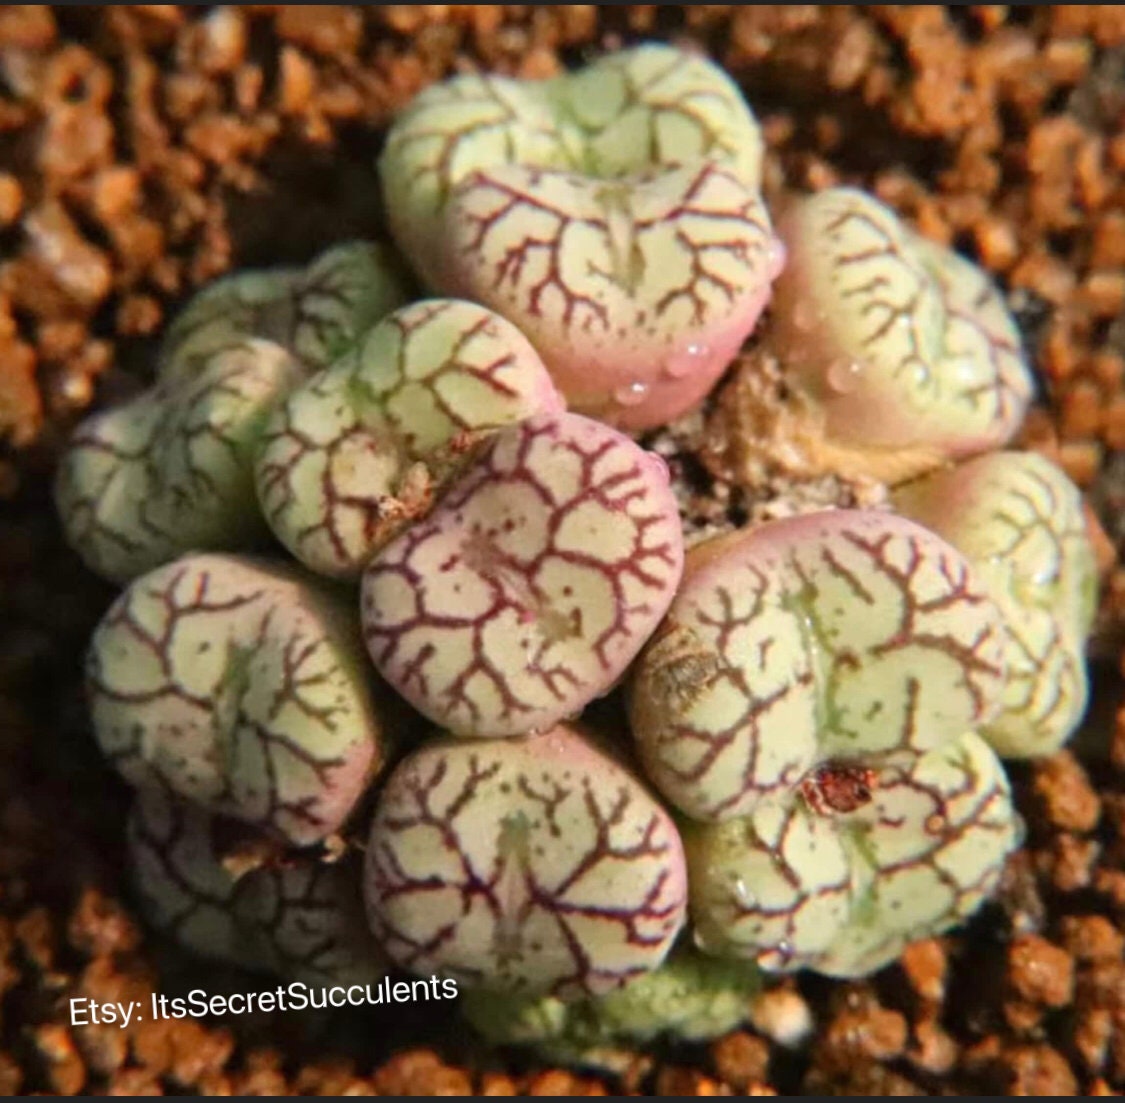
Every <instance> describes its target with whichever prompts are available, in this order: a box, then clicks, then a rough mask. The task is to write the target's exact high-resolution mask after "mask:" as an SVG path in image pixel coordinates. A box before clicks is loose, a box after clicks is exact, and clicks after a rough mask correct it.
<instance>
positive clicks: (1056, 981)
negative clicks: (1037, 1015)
mask: <svg viewBox="0 0 1125 1103" xmlns="http://www.w3.org/2000/svg"><path fill="white" fill-rule="evenodd" d="M1008 979H1009V982H1010V983H1011V985H1012V988H1013V989H1014V990H1015V992H1017V993H1018V994H1019V995H1020V996H1021V997H1022V998H1023V999H1025V1000H1027V1001H1028V1002H1030V1003H1034V1004H1042V1005H1044V1006H1046V1007H1065V1006H1066V1005H1067V1004H1068V1003H1070V1001H1071V999H1072V998H1073V996H1074V960H1073V958H1071V956H1070V954H1068V953H1067V952H1066V950H1064V949H1063V948H1062V947H1060V946H1056V945H1055V944H1054V943H1052V942H1048V941H1047V940H1046V939H1045V938H1042V937H1040V936H1039V935H1031V934H1029V935H1021V936H1019V937H1018V938H1016V939H1015V940H1014V941H1013V942H1012V945H1011V946H1010V947H1009V950H1008Z"/></svg>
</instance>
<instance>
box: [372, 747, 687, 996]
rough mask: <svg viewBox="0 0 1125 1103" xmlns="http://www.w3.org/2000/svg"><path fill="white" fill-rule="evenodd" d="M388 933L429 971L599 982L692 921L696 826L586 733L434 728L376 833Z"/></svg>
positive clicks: (556, 990) (554, 987) (655, 952)
mask: <svg viewBox="0 0 1125 1103" xmlns="http://www.w3.org/2000/svg"><path fill="white" fill-rule="evenodd" d="M364 892H365V899H366V901H367V911H368V916H369V918H370V920H371V924H372V927H373V929H374V931H375V934H376V937H377V938H378V940H379V943H380V945H381V946H382V947H383V949H384V950H385V951H386V953H387V954H388V955H389V956H390V958H391V959H392V960H393V961H394V962H396V963H397V964H399V965H401V966H403V967H404V968H407V969H410V970H412V971H414V972H421V973H424V974H429V973H433V972H437V973H441V974H443V975H446V976H452V977H455V978H456V979H458V980H459V981H460V982H462V983H463V984H466V985H470V986H477V987H484V988H487V989H489V990H490V991H494V992H498V993H503V998H505V999H506V998H508V997H509V996H511V995H535V994H539V993H550V994H551V995H554V996H558V997H559V998H561V999H570V1000H573V999H578V998H582V997H584V996H589V995H598V994H600V993H604V992H609V991H612V990H613V989H615V988H617V987H620V986H621V985H622V984H623V983H624V982H625V981H627V980H628V979H630V978H632V977H636V976H639V975H641V974H643V973H646V972H648V971H649V970H651V969H652V968H654V967H655V966H656V965H659V964H660V962H661V961H662V960H663V959H664V957H665V955H666V954H667V953H668V951H669V949H670V947H671V946H672V943H673V941H674V940H675V937H676V935H677V934H678V933H679V931H680V928H681V926H682V924H683V921H684V908H685V894H686V877H685V872H684V858H683V849H682V847H681V844H680V837H679V834H678V833H677V831H676V828H675V826H674V825H673V823H672V820H671V818H670V817H669V815H668V813H667V812H665V811H664V809H663V808H662V807H661V806H660V804H659V803H658V802H657V801H655V800H654V799H653V798H652V797H651V796H649V794H648V793H647V792H646V791H645V789H644V787H643V785H642V784H641V783H640V782H639V781H638V780H637V779H636V778H635V777H634V776H633V775H632V774H631V773H629V771H628V770H626V769H624V768H623V767H622V766H620V765H619V764H618V763H617V762H615V761H614V760H613V758H611V757H610V756H609V755H608V754H606V753H604V752H603V751H601V750H599V749H598V748H597V747H596V746H595V745H594V744H593V743H592V742H590V740H589V739H587V738H584V737H583V736H582V735H581V734H580V733H579V732H577V731H575V730H573V729H571V728H566V727H561V726H560V727H557V728H554V729H552V730H551V731H548V732H544V733H543V734H541V735H532V736H527V737H526V738H524V739H493V740H481V741H474V742H467V741H465V740H458V739H452V738H448V739H444V740H437V741H431V742H430V743H428V744H427V745H426V746H424V747H423V748H421V749H420V750H417V751H414V752H413V753H411V754H410V755H409V756H407V758H406V759H405V760H404V761H403V762H402V763H400V764H399V766H398V767H397V768H396V769H395V770H394V772H393V773H392V774H391V776H390V778H389V779H388V781H387V784H386V786H385V788H384V789H383V791H382V793H381V794H380V797H379V801H378V805H377V807H376V810H375V816H374V819H373V821H372V825H371V833H370V836H369V838H368V841H367V855H366V866H365V870H364Z"/></svg>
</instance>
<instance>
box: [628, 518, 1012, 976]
mask: <svg viewBox="0 0 1125 1103" xmlns="http://www.w3.org/2000/svg"><path fill="white" fill-rule="evenodd" d="M1003 676H1004V665H1003V624H1002V620H1001V617H1000V611H999V609H998V608H997V607H996V605H995V604H994V603H993V602H992V600H991V599H990V598H989V597H988V595H987V593H986V591H985V590H984V588H983V586H982V584H981V583H980V582H979V581H978V580H977V579H976V578H975V577H974V575H973V573H972V570H971V568H970V566H969V564H968V563H967V562H966V561H965V559H964V558H962V556H961V555H960V554H959V553H957V552H956V551H955V550H954V549H953V548H952V547H950V546H949V545H948V544H946V543H945V542H944V541H943V540H941V539H940V538H938V537H937V536H935V535H934V534H933V533H931V532H929V531H928V530H926V529H923V528H922V527H921V526H919V525H916V524H914V523H913V522H911V521H908V520H906V519H904V518H901V517H896V516H894V515H893V514H889V513H878V512H863V511H857V510H835V511H828V512H823V513H815V514H808V515H805V516H802V517H797V518H793V519H789V520H784V521H775V522H771V523H767V524H764V525H761V526H759V527H758V528H755V529H751V530H746V531H739V532H735V533H732V534H730V535H729V536H725V537H718V538H715V539H712V540H710V541H707V542H705V543H702V544H699V545H697V546H695V547H694V548H692V549H691V551H690V552H689V553H688V557H687V563H686V566H685V572H684V582H683V585H682V586H681V588H680V591H679V593H678V594H677V596H676V599H675V600H674V601H673V603H672V606H671V608H670V609H669V612H668V615H667V617H666V618H665V620H664V622H663V624H662V625H661V627H660V628H659V629H658V630H657V632H656V633H655V634H654V636H653V638H652V639H651V640H650V642H649V644H648V645H647V646H646V648H645V650H644V652H643V653H642V655H641V657H640V659H639V660H638V662H637V664H636V668H635V671H634V675H633V680H632V683H631V689H630V715H631V719H632V726H633V732H634V736H635V738H636V740H637V744H638V750H639V752H640V756H641V761H642V762H643V764H644V767H645V774H646V776H647V777H648V778H649V779H650V780H651V781H652V782H653V783H654V784H655V785H656V786H657V788H659V789H660V791H661V792H662V793H663V795H664V796H665V797H667V798H668V800H670V801H671V802H672V803H673V804H675V805H676V807H677V808H678V809H679V810H680V811H681V812H683V813H685V814H686V815H687V816H688V817H691V819H693V820H696V821H700V822H697V823H694V824H692V823H686V822H685V823H683V824H682V829H683V831H684V839H685V846H686V848H687V854H688V870H689V877H690V883H691V920H692V924H693V928H694V931H695V937H696V939H697V941H698V942H699V944H700V945H701V946H703V947H704V948H705V949H707V950H708V951H709V952H715V953H719V954H739V955H743V956H747V957H752V958H753V959H754V960H756V961H758V962H759V963H760V964H761V965H763V966H764V967H765V968H768V969H786V968H796V967H800V966H811V967H814V968H816V969H819V970H820V971H822V972H835V973H841V974H845V975H853V974H863V973H866V972H869V971H870V970H871V969H872V968H875V967H877V966H878V965H880V964H882V963H883V962H884V961H886V960H889V959H890V958H891V957H893V956H894V955H895V954H896V953H897V952H898V950H899V949H901V947H902V945H903V944H904V943H905V942H906V941H908V940H909V939H910V938H915V937H922V936H924V935H926V934H930V933H932V932H934V931H935V930H943V929H945V928H946V927H948V926H952V925H953V924H955V923H956V922H958V921H959V920H960V919H961V918H963V917H964V916H966V915H968V914H969V913H971V912H972V911H973V910H975V908H976V907H977V905H978V904H979V903H980V900H981V899H982V898H983V891H984V890H981V891H977V888H978V886H979V885H982V884H983V885H985V886H986V887H987V886H990V885H991V884H992V883H993V882H994V881H995V879H996V877H997V876H998V875H999V871H1000V868H1001V866H1002V864H1003V860H1004V858H1005V856H1006V855H1007V853H1008V851H1009V850H1010V849H1011V848H1012V846H1013V845H1014V838H1015V827H1014V821H1013V812H1012V807H1011V803H1010V801H1009V799H1008V795H1007V783H1006V781H1005V779H1004V775H1003V771H1002V769H1001V768H1000V765H999V763H998V762H997V761H996V759H995V756H994V755H993V754H992V752H991V751H990V750H989V749H988V747H987V746H986V745H984V744H983V743H981V742H980V740H979V738H978V737H977V736H975V735H972V734H971V731H972V729H974V728H976V727H979V726H980V725H982V724H984V723H986V722H987V721H988V720H990V719H991V718H992V717H993V716H994V715H995V714H996V712H997V711H998V709H999V707H1000V698H1001V695H1002V692H1003V686H1004V681H1003ZM966 732H968V733H970V734H965V733H966ZM951 856H952V857H951ZM970 859H971V862H970ZM951 861H952V862H953V864H954V866H955V867H956V864H957V862H961V863H962V864H963V867H964V868H963V869H958V868H954V869H953V871H952V872H950V871H947V870H946V868H945V867H946V865H948V864H949V863H950V862H951ZM962 873H964V882H963V884H962V882H961V881H959V880H957V881H951V880H950V878H954V877H958V878H959V877H961V875H962ZM915 874H918V875H919V876H915ZM927 878H932V879H933V886H932V890H927V891H926V893H925V896H926V899H925V900H922V901H918V902H917V903H916V905H915V906H914V907H912V908H909V909H908V908H905V907H904V906H903V904H902V903H901V902H893V903H888V902H887V901H888V900H891V901H897V897H896V896H895V895H894V894H895V893H897V892H898V888H897V887H896V886H897V885H899V884H909V885H911V886H912V887H911V889H910V891H912V892H913V891H917V892H921V891H922V889H923V888H925V886H926V885H927V884H928V883H929V882H928V880H927Z"/></svg>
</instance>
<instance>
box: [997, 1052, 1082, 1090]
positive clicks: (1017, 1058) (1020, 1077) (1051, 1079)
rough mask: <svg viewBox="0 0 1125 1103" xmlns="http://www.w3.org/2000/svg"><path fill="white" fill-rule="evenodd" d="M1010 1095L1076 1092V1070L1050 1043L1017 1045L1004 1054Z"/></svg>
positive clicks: (1007, 1088) (1007, 1086)
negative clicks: (1073, 1069) (1074, 1070)
mask: <svg viewBox="0 0 1125 1103" xmlns="http://www.w3.org/2000/svg"><path fill="white" fill-rule="evenodd" d="M1003 1060H1004V1066H1005V1071H1006V1072H1007V1074H1008V1078H1007V1084H1006V1090H1007V1092H1008V1094H1009V1095H1040V1096H1042V1095H1077V1094H1078V1082H1077V1080H1076V1079H1075V1076H1074V1072H1073V1071H1072V1070H1071V1067H1070V1065H1069V1064H1067V1061H1066V1058H1064V1057H1063V1055H1062V1054H1061V1053H1059V1051H1058V1050H1057V1049H1053V1048H1052V1047H1051V1046H1048V1045H1027V1046H1015V1047H1013V1048H1012V1049H1010V1050H1008V1052H1007V1053H1006V1054H1005V1055H1004V1059H1003Z"/></svg>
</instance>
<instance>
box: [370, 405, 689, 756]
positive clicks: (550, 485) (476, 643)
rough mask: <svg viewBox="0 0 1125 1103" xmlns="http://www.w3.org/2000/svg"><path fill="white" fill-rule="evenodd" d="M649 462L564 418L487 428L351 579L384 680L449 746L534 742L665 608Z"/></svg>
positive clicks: (677, 535)
mask: <svg viewBox="0 0 1125 1103" xmlns="http://www.w3.org/2000/svg"><path fill="white" fill-rule="evenodd" d="M682 566H683V535H682V531H681V528H680V522H679V513H678V511H677V508H676V503H675V499H674V498H673V496H672V492H671V490H670V488H669V485H668V470H667V467H666V466H665V465H664V462H663V460H661V459H660V458H659V457H657V456H655V455H653V454H652V453H649V452H645V451H644V450H643V449H641V448H640V447H639V446H638V445H636V444H634V443H633V442H632V441H631V440H630V439H629V438H628V437H626V436H623V435H622V434H621V433H619V432H617V431H616V430H614V429H611V428H609V427H608V426H606V425H602V424H600V423H599V422H596V421H591V420H590V419H588V418H584V417H581V416H579V415H577V414H554V415H541V416H539V417H536V418H532V419H531V420H529V421H525V422H523V423H522V424H520V425H516V426H513V427H511V428H508V429H504V430H501V431H500V432H499V433H497V434H496V436H495V437H494V438H493V440H492V442H491V444H490V445H489V447H488V449H487V450H486V451H485V452H484V453H483V454H482V455H481V456H480V457H479V458H478V459H477V461H476V462H475V463H474V464H473V465H472V466H471V467H470V468H469V469H468V470H467V471H466V473H465V474H464V475H463V476H462V477H461V478H460V479H458V480H456V481H455V482H454V483H453V484H452V485H451V486H450V487H449V489H448V490H447V491H446V493H445V495H444V496H443V497H442V499H441V501H440V502H439V504H438V505H437V507H436V508H435V509H434V510H433V512H432V513H430V515H429V516H428V517H426V518H425V519H424V520H421V521H418V522H416V523H415V524H413V525H412V526H411V527H410V528H408V529H407V530H406V531H405V532H404V533H402V535H401V536H399V537H397V538H396V539H395V540H393V541H392V542H391V543H390V544H388V545H386V547H384V548H383V549H382V550H381V551H380V552H378V553H377V554H376V556H375V557H374V558H373V559H372V561H371V562H370V564H369V565H368V567H367V569H366V571H365V572H364V576H363V586H362V614H363V630H364V634H365V636H366V639H367V647H368V650H369V651H370V653H371V657H372V659H373V661H374V663H375V666H376V667H377V668H378V670H379V672H380V673H381V674H382V675H383V677H384V678H386V680H387V681H388V682H389V683H390V684H391V685H392V686H393V687H394V688H395V689H397V690H398V691H399V693H401V694H402V695H403V696H404V697H405V698H406V699H407V700H408V701H409V702H410V703H411V704H412V705H413V706H414V707H415V708H416V709H418V711H419V712H421V713H423V714H424V715H425V716H427V717H429V718H430V719H431V720H433V721H434V722H435V723H437V724H439V725H441V726H442V727H443V728H446V729H448V730H449V731H451V732H454V733H455V734H458V735H467V736H505V735H522V734H524V733H526V732H529V731H534V730H539V731H542V730H545V729H547V728H549V727H551V726H552V725H553V724H555V723H556V722H558V721H559V720H562V719H564V718H566V717H568V716H571V715H573V714H575V713H577V712H578V711H579V710H580V709H581V708H582V707H583V706H584V705H586V704H587V703H588V702H589V701H590V700H591V699H593V698H594V697H596V696H598V695H599V694H602V693H605V692H606V691H608V690H609V689H610V688H611V686H612V685H613V684H614V683H615V682H616V681H617V679H618V678H619V677H620V676H621V674H622V673H624V670H625V667H626V666H627V665H628V663H629V662H630V661H631V660H632V658H633V656H634V655H636V653H637V651H638V650H639V649H640V647H641V645H642V644H643V643H644V641H645V639H646V638H647V637H648V635H649V633H650V632H651V631H652V630H653V628H654V627H655V626H656V624H657V622H658V621H659V620H660V618H661V616H662V615H663V614H664V611H665V609H666V608H667V607H668V603H669V602H670V601H671V600H672V596H673V594H674V592H675V588H676V584H677V582H678V581H679V578H680V571H681V569H682Z"/></svg>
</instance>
